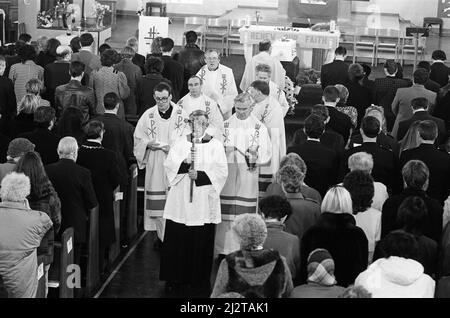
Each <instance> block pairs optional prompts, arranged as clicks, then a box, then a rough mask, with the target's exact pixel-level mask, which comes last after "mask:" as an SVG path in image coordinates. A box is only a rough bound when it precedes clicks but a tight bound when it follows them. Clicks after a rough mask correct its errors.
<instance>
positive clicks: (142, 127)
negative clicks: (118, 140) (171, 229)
mask: <svg viewBox="0 0 450 318" xmlns="http://www.w3.org/2000/svg"><path fill="white" fill-rule="evenodd" d="M153 98H154V99H155V101H156V106H153V107H152V108H150V109H148V110H147V111H145V113H144V114H143V115H142V116H141V118H140V119H139V121H138V123H137V125H136V130H135V131H134V155H135V157H136V160H137V163H138V166H139V169H145V198H144V200H145V201H144V202H145V204H144V211H145V214H144V229H145V230H146V231H156V232H157V236H158V238H159V240H160V241H162V240H163V237H164V228H165V221H164V219H163V218H162V216H163V212H164V205H165V203H166V194H167V190H168V184H167V178H166V175H165V172H164V166H163V164H164V160H166V157H167V154H168V153H169V150H170V145H171V144H172V143H173V141H175V140H176V139H177V138H178V137H180V136H183V135H185V132H186V130H185V129H186V127H185V125H186V124H185V120H186V119H187V118H188V116H187V114H186V112H185V111H184V110H183V109H182V108H180V107H179V106H178V105H177V104H175V103H173V102H172V87H170V85H168V84H167V83H164V82H162V83H159V84H158V85H157V86H156V87H155V88H154V90H153ZM158 242H159V241H156V242H155V243H156V245H155V247H158V245H159V243H158Z"/></svg>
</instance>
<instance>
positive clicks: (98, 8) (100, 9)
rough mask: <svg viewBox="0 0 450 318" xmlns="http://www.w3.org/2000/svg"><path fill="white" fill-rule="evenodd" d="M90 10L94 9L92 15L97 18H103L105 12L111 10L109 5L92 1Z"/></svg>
mask: <svg viewBox="0 0 450 318" xmlns="http://www.w3.org/2000/svg"><path fill="white" fill-rule="evenodd" d="M92 10H93V11H94V15H95V16H96V17H97V20H103V18H104V16H105V14H106V13H108V12H111V8H110V7H109V5H106V4H101V3H98V2H97V1H95V2H94V4H93V6H92Z"/></svg>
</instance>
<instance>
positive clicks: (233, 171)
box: [215, 93, 272, 255]
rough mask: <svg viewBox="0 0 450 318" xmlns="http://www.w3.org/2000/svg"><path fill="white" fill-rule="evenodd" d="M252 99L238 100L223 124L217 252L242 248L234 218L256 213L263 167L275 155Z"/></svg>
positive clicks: (237, 98)
mask: <svg viewBox="0 0 450 318" xmlns="http://www.w3.org/2000/svg"><path fill="white" fill-rule="evenodd" d="M252 105H253V100H252V98H251V96H250V95H249V94H248V93H242V94H240V95H238V96H237V97H236V99H235V109H236V113H235V114H234V115H233V116H231V117H230V118H229V119H228V120H227V121H226V122H225V124H224V127H225V133H224V146H225V149H226V151H227V160H228V179H227V183H226V184H225V187H224V188H223V190H222V194H221V196H220V199H221V203H222V223H220V224H219V225H218V226H217V232H216V240H215V255H218V254H224V255H226V254H229V253H231V252H234V251H236V250H239V248H240V246H239V241H238V239H237V238H236V236H235V234H234V232H233V231H232V230H231V224H232V222H233V221H234V219H235V217H236V216H237V215H240V214H244V213H256V212H257V206H258V176H259V173H260V171H259V170H260V166H261V165H264V164H266V163H268V162H269V161H270V158H271V156H272V144H271V142H270V137H269V132H268V131H267V128H266V126H264V124H263V123H262V122H260V121H259V120H258V119H257V118H256V117H255V116H254V115H252V113H251V112H252Z"/></svg>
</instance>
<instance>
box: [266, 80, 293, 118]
mask: <svg viewBox="0 0 450 318" xmlns="http://www.w3.org/2000/svg"><path fill="white" fill-rule="evenodd" d="M269 88H270V96H272V97H274V98H275V99H276V100H277V101H278V102H279V103H280V105H281V108H282V109H283V117H284V116H286V114H287V112H288V111H289V103H288V101H287V99H286V93H285V92H284V90H283V88H282V87H279V86H277V84H275V83H274V82H272V81H270V82H269Z"/></svg>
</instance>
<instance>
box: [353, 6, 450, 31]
mask: <svg viewBox="0 0 450 318" xmlns="http://www.w3.org/2000/svg"><path fill="white" fill-rule="evenodd" d="M438 1H439V0H370V1H369V2H365V1H364V2H363V1H352V2H353V5H352V10H353V11H357V12H368V11H369V10H368V7H369V6H371V5H375V6H378V7H379V9H380V12H381V13H398V14H399V15H400V17H402V18H404V19H406V20H411V22H412V23H414V24H417V25H420V26H421V25H422V22H423V18H424V17H436V16H437V10H438ZM444 27H446V28H450V19H444Z"/></svg>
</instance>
